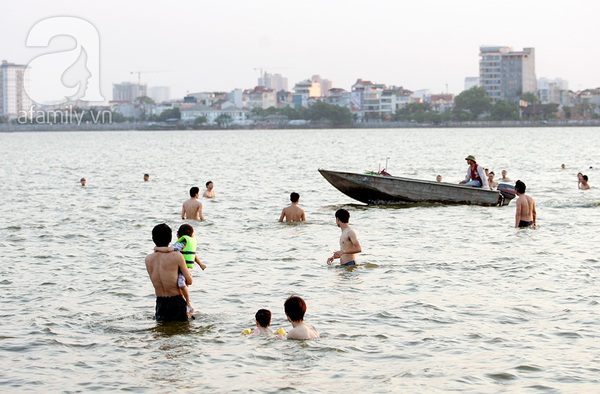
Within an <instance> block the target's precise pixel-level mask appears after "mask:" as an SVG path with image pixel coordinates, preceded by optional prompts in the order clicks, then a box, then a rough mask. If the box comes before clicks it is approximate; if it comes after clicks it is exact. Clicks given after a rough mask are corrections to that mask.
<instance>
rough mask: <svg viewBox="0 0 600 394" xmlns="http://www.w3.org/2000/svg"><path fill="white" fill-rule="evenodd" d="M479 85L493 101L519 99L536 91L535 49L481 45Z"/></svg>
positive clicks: (513, 100) (514, 100)
mask: <svg viewBox="0 0 600 394" xmlns="http://www.w3.org/2000/svg"><path fill="white" fill-rule="evenodd" d="M479 84H480V86H481V87H483V88H484V89H485V90H486V91H487V93H488V96H489V97H490V98H491V99H492V103H496V102H498V101H512V102H516V101H519V99H520V98H521V96H522V95H523V93H535V92H536V91H537V84H536V77H535V49H534V48H523V51H520V52H515V51H513V50H512V48H510V47H501V46H493V47H480V48H479Z"/></svg>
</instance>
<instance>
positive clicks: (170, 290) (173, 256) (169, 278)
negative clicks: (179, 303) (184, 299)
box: [146, 252, 192, 297]
mask: <svg viewBox="0 0 600 394" xmlns="http://www.w3.org/2000/svg"><path fill="white" fill-rule="evenodd" d="M146 270H147V271H148V276H150V280H151V281H152V285H153V286H154V293H155V294H156V296H157V297H172V296H178V295H181V292H180V291H179V287H178V286H177V276H178V274H179V272H180V271H181V273H182V274H183V276H184V277H185V280H186V284H187V285H188V286H189V285H191V284H192V276H191V275H190V272H189V271H188V269H187V266H186V265H185V259H184V258H183V255H182V254H181V253H179V252H169V253H159V252H154V253H151V254H149V255H148V256H146Z"/></svg>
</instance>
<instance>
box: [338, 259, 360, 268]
mask: <svg viewBox="0 0 600 394" xmlns="http://www.w3.org/2000/svg"><path fill="white" fill-rule="evenodd" d="M340 265H343V266H344V267H349V266H351V265H356V261H354V260H352V261H348V262H347V263H344V264H340Z"/></svg>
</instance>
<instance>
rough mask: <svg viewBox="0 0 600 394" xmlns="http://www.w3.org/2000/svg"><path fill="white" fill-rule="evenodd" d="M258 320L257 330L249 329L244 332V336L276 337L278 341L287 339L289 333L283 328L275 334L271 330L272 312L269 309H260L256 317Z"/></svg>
mask: <svg viewBox="0 0 600 394" xmlns="http://www.w3.org/2000/svg"><path fill="white" fill-rule="evenodd" d="M254 318H255V319H256V328H255V329H254V330H252V329H251V328H247V329H245V330H244V331H242V335H250V336H252V337H258V336H261V335H267V336H269V335H274V336H275V338H277V339H285V336H286V335H287V333H286V332H285V330H284V329H283V328H281V327H279V329H278V330H277V331H275V332H273V330H271V328H270V326H271V311H270V310H268V309H259V310H258V312H256V314H255V315H254Z"/></svg>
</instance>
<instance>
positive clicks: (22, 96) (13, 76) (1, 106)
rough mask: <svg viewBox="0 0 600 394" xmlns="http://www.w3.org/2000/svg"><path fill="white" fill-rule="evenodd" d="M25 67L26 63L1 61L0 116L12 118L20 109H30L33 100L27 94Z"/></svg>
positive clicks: (15, 116)
mask: <svg viewBox="0 0 600 394" xmlns="http://www.w3.org/2000/svg"><path fill="white" fill-rule="evenodd" d="M26 69H27V66H26V65H22V64H14V63H9V62H7V61H6V60H3V61H2V64H1V65H0V116H4V117H7V118H8V119H14V118H17V117H18V116H19V113H20V112H21V111H29V110H31V109H32V105H33V101H32V100H31V99H30V98H29V96H28V95H27V90H28V89H29V78H28V74H27V72H26ZM21 113H22V112H21Z"/></svg>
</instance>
